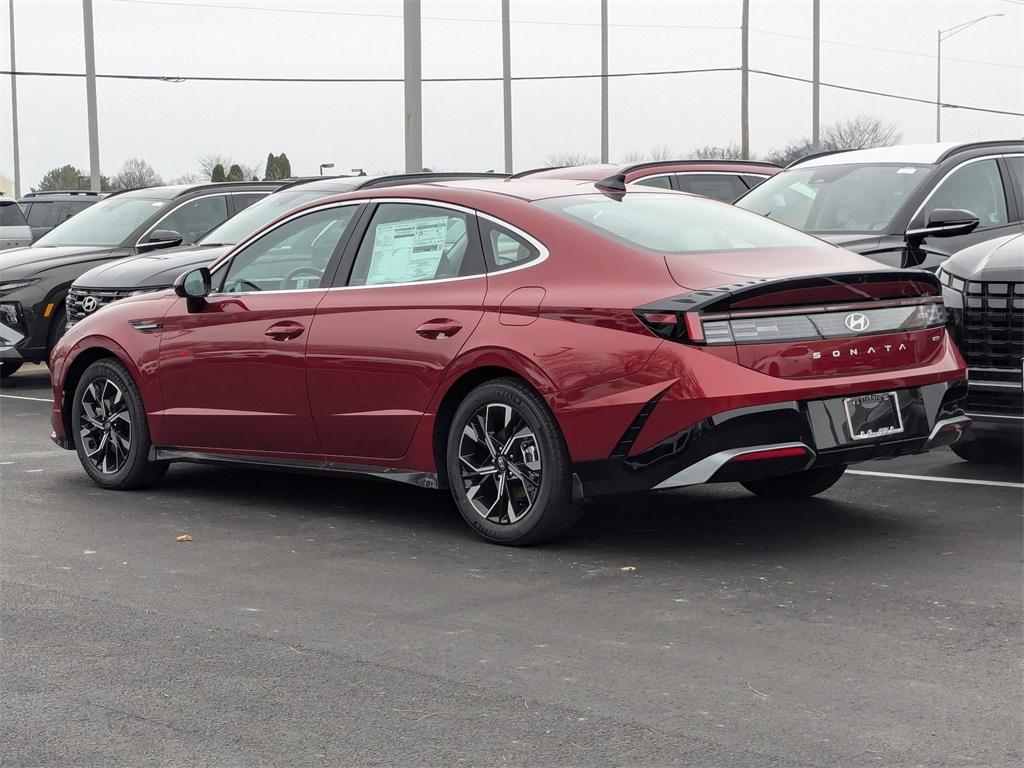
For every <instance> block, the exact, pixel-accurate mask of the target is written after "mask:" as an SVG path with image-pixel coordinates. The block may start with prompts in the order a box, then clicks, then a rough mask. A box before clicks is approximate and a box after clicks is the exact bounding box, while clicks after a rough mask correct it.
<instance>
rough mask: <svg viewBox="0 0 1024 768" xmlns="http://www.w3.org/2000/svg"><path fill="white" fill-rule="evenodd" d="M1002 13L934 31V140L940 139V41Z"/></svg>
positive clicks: (991, 14)
mask: <svg viewBox="0 0 1024 768" xmlns="http://www.w3.org/2000/svg"><path fill="white" fill-rule="evenodd" d="M1003 15H1005V14H1002V13H990V14H988V15H986V16H979V17H978V18H976V19H971V20H970V21H965V22H964V23H962V24H957V25H956V26H953V27H950V28H949V29H940V30H938V31H937V32H936V33H935V140H936V141H942V41H943V40H948V39H949V38H951V37H952V36H953V35H955V34H957V33H958V32H963V31H964V30H965V29H967V28H968V27H973V26H974V25H975V24H977V23H978V22H979V21H984V20H985V19H993V18H995V17H996V16H1003Z"/></svg>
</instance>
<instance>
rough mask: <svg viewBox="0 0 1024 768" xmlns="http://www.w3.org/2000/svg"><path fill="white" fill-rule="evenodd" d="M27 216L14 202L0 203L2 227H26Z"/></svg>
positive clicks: (0, 225)
mask: <svg viewBox="0 0 1024 768" xmlns="http://www.w3.org/2000/svg"><path fill="white" fill-rule="evenodd" d="M24 226H25V215H24V214H23V213H22V212H21V208H19V207H18V204H17V203H16V202H14V201H13V200H12V201H10V202H3V203H0V227H24Z"/></svg>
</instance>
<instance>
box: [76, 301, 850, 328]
mask: <svg viewBox="0 0 1024 768" xmlns="http://www.w3.org/2000/svg"><path fill="white" fill-rule="evenodd" d="M98 305H99V302H98V301H96V297H95V296H86V297H85V298H84V299H82V311H83V312H85V313H86V314H88V313H89V312H95V311H96V307H97V306H98ZM846 323H847V325H849V323H850V319H849V318H847V319H846Z"/></svg>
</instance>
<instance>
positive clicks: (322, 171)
mask: <svg viewBox="0 0 1024 768" xmlns="http://www.w3.org/2000/svg"><path fill="white" fill-rule="evenodd" d="M333 167H334V163H320V175H321V176H323V175H324V168H333Z"/></svg>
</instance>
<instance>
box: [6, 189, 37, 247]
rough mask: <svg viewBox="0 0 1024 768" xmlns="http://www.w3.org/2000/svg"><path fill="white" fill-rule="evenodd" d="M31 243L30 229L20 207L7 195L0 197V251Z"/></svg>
mask: <svg viewBox="0 0 1024 768" xmlns="http://www.w3.org/2000/svg"><path fill="white" fill-rule="evenodd" d="M31 244H32V230H31V229H29V226H28V223H27V222H26V221H25V214H24V213H22V212H21V207H20V206H19V205H18V203H17V202H16V201H14V200H12V199H11V198H9V197H0V251H2V250H4V249H5V248H21V247H22V246H26V245H31Z"/></svg>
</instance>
